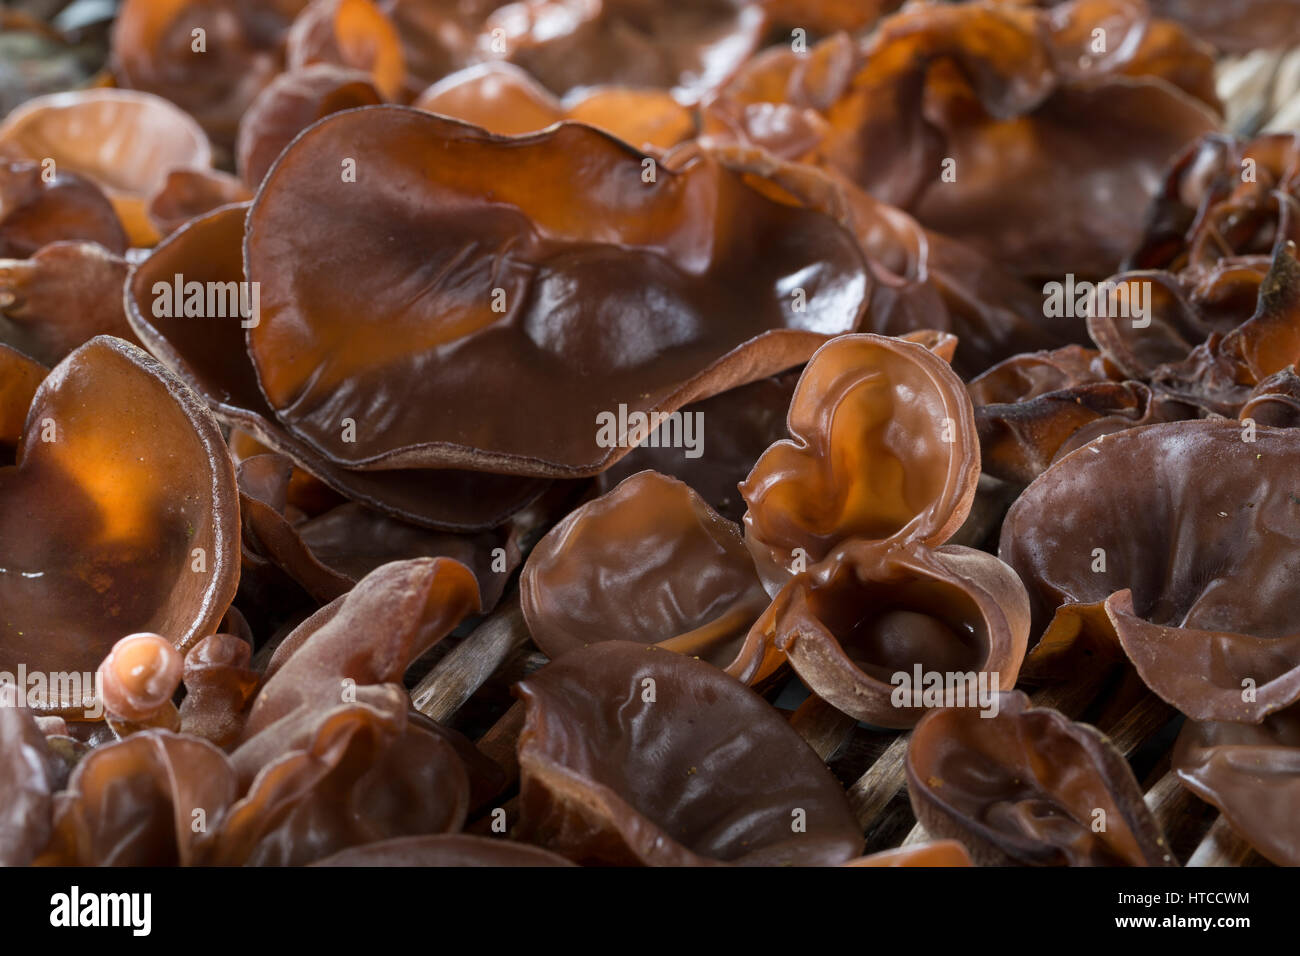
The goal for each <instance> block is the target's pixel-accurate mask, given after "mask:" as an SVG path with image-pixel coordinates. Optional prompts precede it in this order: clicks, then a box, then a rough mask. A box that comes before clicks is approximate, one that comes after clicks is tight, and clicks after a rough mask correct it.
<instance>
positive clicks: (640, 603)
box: [519, 471, 780, 682]
mask: <svg viewBox="0 0 1300 956" xmlns="http://www.w3.org/2000/svg"><path fill="white" fill-rule="evenodd" d="M519 602H520V605H521V606H522V608H523V612H524V619H525V620H526V621H527V622H528V629H529V631H530V632H531V633H532V636H533V640H534V641H536V642H537V646H538V647H540V648H541V649H542V650H543V651H544V652H545V653H546V654H547V656H549V657H551V658H553V659H554V658H558V657H562V656H563V655H565V654H567V653H569V652H571V651H574V650H577V649H579V648H582V647H585V646H587V645H589V644H597V643H600V642H602V641H634V642H637V643H644V644H658V645H659V646H661V647H666V648H668V649H670V650H674V651H677V652H679V653H682V654H689V655H691V656H694V657H699V658H701V659H703V660H707V661H708V662H710V663H711V664H715V665H716V666H718V667H720V668H723V669H725V670H726V671H727V672H728V673H729V674H731V675H732V676H733V677H736V678H737V679H739V680H743V681H746V682H753V681H755V680H758V679H760V678H762V677H764V676H767V675H768V674H770V673H771V671H772V670H774V669H775V667H776V666H777V665H779V664H780V655H776V654H771V653H770V652H767V649H766V648H765V647H764V645H763V644H762V643H761V642H760V641H759V640H758V639H757V638H754V639H753V640H748V639H747V635H748V633H749V629H750V625H752V624H753V623H754V621H755V619H757V618H758V616H759V614H761V613H762V612H763V610H764V609H765V608H766V607H767V605H768V596H767V592H766V591H764V590H763V585H762V582H760V581H759V579H758V573H757V572H756V571H755V570H754V562H753V559H752V558H751V557H750V556H749V552H748V551H747V550H746V549H745V543H744V539H743V538H742V537H741V533H740V528H739V527H738V526H736V525H734V524H732V523H731V522H730V521H727V520H726V519H725V518H721V517H719V516H718V514H717V512H715V511H714V510H713V509H712V508H710V507H709V506H708V505H707V504H706V503H705V502H704V501H703V500H701V498H700V497H699V495H697V494H696V493H695V492H694V491H692V490H691V489H690V488H689V487H687V486H686V485H684V484H682V483H681V482H680V481H677V480H675V479H673V478H668V477H665V476H664V475H660V474H658V473H657V472H653V471H643V472H641V473H640V474H636V475H633V476H632V477H631V478H628V479H627V480H626V481H624V482H622V483H621V484H620V485H619V486H618V487H617V488H615V489H614V490H613V491H611V492H609V493H608V494H605V495H602V496H601V497H600V498H597V499H596V500H594V501H590V502H588V503H587V504H585V505H583V506H582V507H580V508H578V509H576V510H575V511H573V512H572V513H570V514H569V516H568V517H567V518H565V519H564V520H563V521H561V522H560V523H559V524H558V525H556V526H555V527H554V528H553V529H552V530H551V531H550V532H549V533H548V534H547V535H546V537H544V538H543V539H542V540H541V541H540V542H538V544H537V546H536V547H535V548H534V549H533V551H532V553H531V554H530V555H529V556H528V562H527V564H526V565H525V566H524V571H523V574H522V575H521V576H520V579H519Z"/></svg>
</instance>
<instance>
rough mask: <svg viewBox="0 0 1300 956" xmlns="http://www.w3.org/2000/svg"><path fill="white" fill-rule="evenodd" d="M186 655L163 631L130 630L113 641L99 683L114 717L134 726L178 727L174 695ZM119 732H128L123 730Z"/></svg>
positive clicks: (102, 666)
mask: <svg viewBox="0 0 1300 956" xmlns="http://www.w3.org/2000/svg"><path fill="white" fill-rule="evenodd" d="M183 667H184V658H183V657H182V656H181V652H180V651H178V650H176V647H175V646H174V645H173V644H172V643H171V642H170V641H169V640H167V638H165V637H163V636H162V635H160V634H129V635H127V636H126V637H124V638H122V639H121V640H120V641H118V642H117V643H116V644H114V645H113V649H112V650H110V651H109V652H108V656H107V657H105V658H104V660H103V661H102V662H101V663H100V665H99V671H98V676H99V686H100V688H101V691H102V693H103V695H104V711H105V713H107V714H108V717H109V719H110V721H112V720H116V721H120V722H122V723H124V724H126V725H128V726H130V727H133V728H134V727H143V726H158V727H163V728H164V729H165V730H177V729H178V728H179V726H180V720H179V717H178V716H177V713H176V708H175V705H173V704H172V697H173V696H175V694H176V690H177V688H179V687H180V684H181V670H182V668H183ZM118 733H119V735H122V736H124V734H123V733H122V731H118Z"/></svg>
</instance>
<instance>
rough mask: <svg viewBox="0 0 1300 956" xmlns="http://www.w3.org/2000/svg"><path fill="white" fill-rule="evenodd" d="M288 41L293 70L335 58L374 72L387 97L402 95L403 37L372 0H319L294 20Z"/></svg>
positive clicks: (350, 65) (373, 77)
mask: <svg viewBox="0 0 1300 956" xmlns="http://www.w3.org/2000/svg"><path fill="white" fill-rule="evenodd" d="M285 45H286V57H287V59H288V65H289V69H290V70H298V69H301V68H303V67H305V66H310V65H311V64H313V63H333V64H336V65H338V66H343V67H347V68H348V69H350V70H360V71H362V72H364V73H367V74H369V75H370V77H371V79H372V80H373V81H374V84H375V87H376V88H377V89H378V90H379V91H380V92H381V93H382V94H383V95H384V98H385V99H389V100H393V99H397V98H398V97H399V96H400V95H401V92H402V87H403V85H404V82H405V79H406V64H405V60H404V58H403V55H402V43H401V38H400V37H398V35H397V30H396V29H394V27H393V24H392V22H391V21H390V20H389V19H388V17H387V16H386V15H385V14H384V12H383V11H382V10H380V9H379V7H377V6H376V5H375V4H373V3H371V2H370V0H314V2H312V3H310V4H309V5H308V6H307V7H306V8H305V9H304V10H303V11H302V13H300V14H298V17H297V19H296V20H294V22H293V26H292V27H290V28H289V34H288V36H287V37H286V40H285Z"/></svg>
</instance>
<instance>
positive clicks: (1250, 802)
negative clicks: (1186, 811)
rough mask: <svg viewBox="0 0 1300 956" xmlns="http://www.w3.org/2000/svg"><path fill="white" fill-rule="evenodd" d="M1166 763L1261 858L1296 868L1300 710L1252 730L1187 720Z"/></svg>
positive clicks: (1277, 715) (1299, 860) (1299, 819)
mask: <svg viewBox="0 0 1300 956" xmlns="http://www.w3.org/2000/svg"><path fill="white" fill-rule="evenodd" d="M1172 760H1173V768H1174V771H1175V772H1176V773H1177V774H1178V778H1179V779H1180V780H1181V781H1182V782H1183V786H1185V787H1187V788H1188V789H1189V790H1191V791H1192V792H1193V793H1195V794H1196V795H1197V796H1198V797H1200V798H1201V799H1202V800H1205V801H1207V802H1208V803H1212V804H1214V806H1216V807H1218V808H1219V810H1221V811H1222V812H1223V815H1224V817H1225V818H1226V819H1227V821H1228V823H1229V824H1231V826H1232V828H1233V829H1234V830H1236V831H1237V833H1239V834H1241V836H1242V837H1244V838H1245V839H1246V841H1247V842H1249V843H1250V845H1251V846H1253V847H1254V848H1255V849H1256V850H1258V851H1259V852H1260V853H1261V854H1262V855H1263V856H1265V857H1267V858H1268V859H1270V860H1272V861H1273V862H1274V863H1276V864H1278V865H1279V866H1300V817H1297V815H1296V806H1297V802H1300V708H1297V707H1290V708H1288V709H1286V710H1283V711H1280V712H1278V713H1275V714H1271V715H1269V716H1268V717H1265V718H1264V720H1263V721H1261V722H1260V723H1259V724H1254V725H1251V724H1235V723H1227V722H1218V721H1215V722H1200V721H1193V720H1189V721H1188V722H1187V723H1186V724H1184V725H1183V730H1182V733H1180V734H1179V735H1178V742H1177V743H1176V744H1175V745H1174V752H1173V758H1172Z"/></svg>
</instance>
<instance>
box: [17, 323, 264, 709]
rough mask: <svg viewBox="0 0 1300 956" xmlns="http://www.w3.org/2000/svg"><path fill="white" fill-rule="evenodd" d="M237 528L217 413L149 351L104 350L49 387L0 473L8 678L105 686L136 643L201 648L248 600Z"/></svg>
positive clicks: (99, 342) (91, 352) (58, 373)
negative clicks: (108, 667) (242, 598)
mask: <svg viewBox="0 0 1300 956" xmlns="http://www.w3.org/2000/svg"><path fill="white" fill-rule="evenodd" d="M238 521H239V518H238V514H237V505H236V497H235V480H234V469H233V467H232V465H231V463H230V458H229V455H228V453H227V452H226V447H225V443H224V442H223V441H222V438H221V433H220V431H219V430H218V428H217V424H216V422H215V421H214V420H213V419H212V417H211V415H210V414H209V413H208V411H207V409H206V408H204V407H203V406H202V404H201V403H200V402H199V401H198V400H197V399H196V398H195V397H194V396H193V395H192V394H191V393H190V392H189V391H188V390H187V389H186V388H185V387H184V386H183V385H182V384H181V383H180V382H178V381H177V380H176V379H175V378H174V377H173V376H172V375H171V374H170V373H169V372H167V371H166V370H165V369H164V368H163V367H162V366H161V365H159V364H158V363H157V362H155V361H154V360H153V359H152V358H150V357H149V356H147V355H146V354H145V353H144V352H142V351H141V350H139V349H138V348H136V347H135V346H132V345H129V344H127V343H125V342H123V341H121V340H119V339H114V338H109V337H100V338H95V339H92V340H91V341H90V342H89V343H87V344H86V345H84V346H82V347H80V348H79V349H77V350H76V351H74V352H73V353H72V354H71V355H69V356H68V358H66V359H65V360H64V361H63V362H62V363H60V364H59V366H58V367H57V368H55V369H54V371H52V372H51V373H50V375H49V377H48V378H46V379H45V381H44V382H43V383H42V384H41V386H40V388H39V389H37V392H36V395H35V397H34V399H33V401H32V406H31V409H30V411H29V413H28V418H27V429H26V432H25V434H24V435H23V439H22V443H21V444H20V445H19V446H18V452H17V464H15V465H13V466H10V467H8V468H4V469H0V568H4V571H3V572H0V604H3V606H4V608H5V615H4V619H3V621H2V622H0V668H3V669H6V670H11V671H12V670H13V669H14V667H15V666H16V665H17V664H19V663H23V664H26V666H27V667H28V668H29V669H30V670H33V671H35V670H42V671H47V672H48V671H76V672H93V671H94V670H95V668H96V667H98V665H99V663H100V661H101V660H102V659H103V658H104V656H105V655H106V654H107V653H108V650H109V648H110V647H111V646H112V644H113V642H114V641H115V640H117V638H118V637H120V636H122V635H124V634H130V633H133V632H136V631H151V632H155V633H161V634H164V635H166V637H167V638H168V640H170V641H172V642H173V643H174V644H175V645H176V646H177V647H178V648H181V649H185V648H188V647H189V646H190V645H192V644H193V643H194V642H195V641H197V640H198V639H199V638H200V637H203V636H204V635H205V634H208V633H211V632H212V631H213V630H214V629H215V628H216V625H217V622H218V621H220V620H221V617H222V615H223V614H224V613H225V611H226V608H227V607H228V606H229V604H230V601H231V599H232V598H233V596H234V593H235V583H236V576H237V574H238V563H237V560H238V558H237V555H238V547H239V525H238ZM52 696H53V695H52ZM75 707H76V704H75V702H71V701H65V700H62V699H51V700H48V701H47V702H46V706H45V709H48V710H55V711H57V710H61V709H68V708H70V709H73V710H75Z"/></svg>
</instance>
